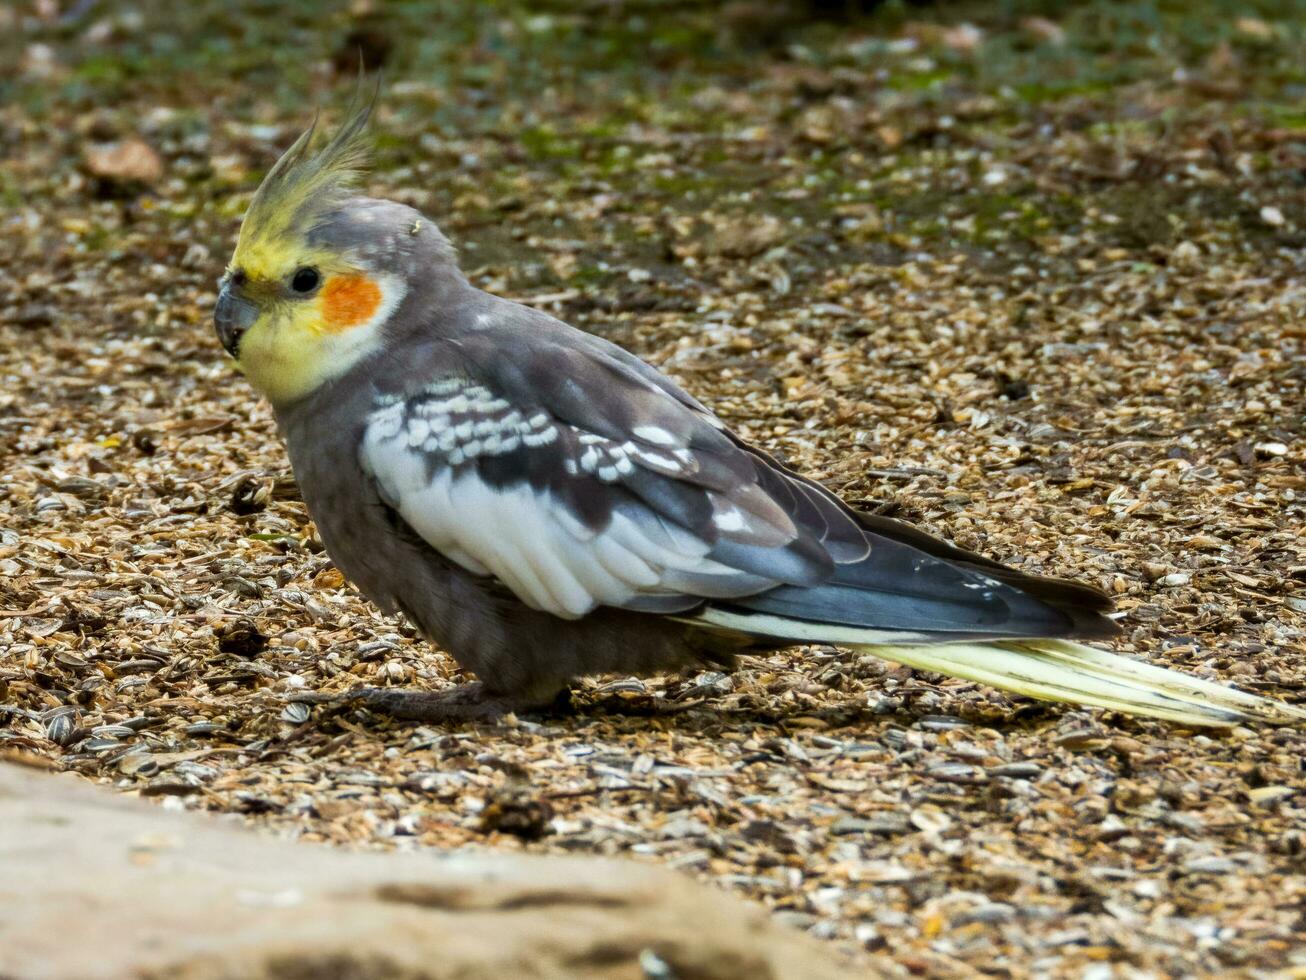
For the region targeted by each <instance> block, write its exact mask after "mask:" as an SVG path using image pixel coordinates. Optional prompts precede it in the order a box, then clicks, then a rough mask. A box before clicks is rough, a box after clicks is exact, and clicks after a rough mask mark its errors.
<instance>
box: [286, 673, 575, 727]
mask: <svg viewBox="0 0 1306 980" xmlns="http://www.w3.org/2000/svg"><path fill="white" fill-rule="evenodd" d="M568 696H569V692H568V691H566V690H565V689H564V690H563V691H562V692H561V693H560V694H559V695H558V696H557V697H556V698H554V699H553V700H552V702H551V703H550V702H548V701H546V702H544V703H541V702H540V701H539V700H538V699H527V698H514V697H511V696H508V695H501V694H491V693H489V692H487V691H486V690H485V687H484V685H482V684H481V683H480V682H479V681H473V682H470V683H467V684H459V685H458V686H457V687H451V688H448V689H446V690H443V691H414V690H411V689H405V688H393V687H360V688H355V689H354V690H352V691H345V692H344V693H343V694H323V693H319V692H305V693H302V694H296V695H293V696H292V697H291V700H292V701H298V702H300V703H304V704H332V705H340V706H351V707H353V706H356V707H361V708H368V709H370V710H372V711H376V712H378V713H380V714H385V715H389V716H390V717H391V718H397V719H400V720H402V721H419V722H427V723H430V724H441V723H447V722H461V721H498V720H499V719H500V718H502V717H503V716H504V715H506V714H508V713H509V712H512V711H529V710H541V709H551V708H557V707H560V706H561V703H562V702H565V701H566V700H567V699H568Z"/></svg>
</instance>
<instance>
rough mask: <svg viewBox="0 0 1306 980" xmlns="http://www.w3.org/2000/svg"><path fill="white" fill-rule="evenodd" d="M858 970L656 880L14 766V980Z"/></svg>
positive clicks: (2, 860)
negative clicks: (206, 810) (163, 806)
mask: <svg viewBox="0 0 1306 980" xmlns="http://www.w3.org/2000/svg"><path fill="white" fill-rule="evenodd" d="M858 975H864V974H858ZM851 976H853V974H852V973H848V972H845V971H844V970H843V969H842V968H841V967H840V966H839V965H838V964H837V962H836V961H835V960H834V959H833V957H832V954H831V953H830V952H829V951H827V950H825V949H823V948H822V947H821V946H820V945H819V944H818V943H816V942H814V941H813V940H810V939H808V938H807V937H805V936H803V935H801V934H798V933H793V932H789V931H787V930H784V929H782V928H780V927H778V926H774V925H772V924H771V923H770V922H768V921H767V918H766V916H765V914H764V913H763V912H762V911H761V910H759V909H754V908H751V907H749V906H746V905H743V904H742V903H740V902H738V901H736V900H734V899H732V898H730V897H728V896H726V895H723V894H718V893H716V892H714V891H712V890H711V889H708V888H705V887H703V886H700V885H697V884H695V883H694V882H692V881H689V880H688V879H685V878H682V877H680V876H678V875H676V874H673V873H672V872H669V871H666V870H663V869H660V868H654V867H647V866H643V865H639V864H635V863H633V862H623V861H613V860H604V859H598V858H593V859H591V858H555V857H523V856H512V855H470V856H464V855H457V856H441V855H439V854H434V853H416V854H403V855H395V854H376V853H370V854H363V853H351V852H346V851H339V850H334V849H330V848H326V847H321V846H317V845H311V844H294V843H288V842H283V841H277V840H274V839H270V838H268V837H264V836H262V835H260V834H257V833H253V832H250V831H248V830H244V829H241V828H238V827H233V826H229V825H223V824H222V823H220V822H219V821H216V820H213V819H208V818H204V817H201V816H199V815H194V814H172V813H167V812H165V811H163V810H160V809H158V808H156V807H153V806H150V805H148V804H145V803H141V802H139V801H136V800H132V799H129V798H126V797H122V796H117V795H115V794H113V793H110V792H107V791H104V790H97V789H95V788H93V787H91V786H88V785H85V784H83V783H80V782H78V781H77V780H76V778H75V777H72V776H66V775H61V776H51V775H49V774H45V773H39V772H35V771H31V770H25V769H19V768H17V767H14V766H6V765H0V978H4V980H10V978H16V980H29V978H31V980H37V978H54V977H57V978H77V980H93V978H110V977H151V978H165V977H166V978H180V980H216V978H231V980H235V978H241V980H257V978H284V980H310V978H331V980H368V978H374V977H375V978H385V980H419V978H421V980H425V978H432V980H438V978H455V977H456V978H458V980H482V978H484V980H491V978H494V980H500V978H506V977H513V978H517V977H521V978H550V980H553V978H557V980H563V978H567V980H588V978H600V977H603V978H609V977H610V978H620V980H639V978H642V977H665V978H667V980H671V978H677V980H735V978H749V980H768V978H774V980H787V978H794V980H798V978H801V980H823V978H831V980H836V978H850V977H851Z"/></svg>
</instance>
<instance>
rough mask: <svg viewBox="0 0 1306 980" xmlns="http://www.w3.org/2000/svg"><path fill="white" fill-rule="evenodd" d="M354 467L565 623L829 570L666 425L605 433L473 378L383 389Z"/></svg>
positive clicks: (756, 492) (424, 525)
mask: <svg viewBox="0 0 1306 980" xmlns="http://www.w3.org/2000/svg"><path fill="white" fill-rule="evenodd" d="M362 461H363V465H364V467H365V468H366V469H367V470H368V471H369V472H370V473H371V474H372V475H373V476H374V478H375V479H376V481H377V484H378V486H379V487H380V490H381V493H382V496H383V498H384V499H385V500H386V502H387V503H388V504H389V505H390V506H392V507H394V508H395V509H396V510H397V511H398V512H399V514H400V515H401V516H402V517H403V519H404V520H405V521H406V522H407V523H408V524H409V525H410V526H411V527H412V528H413V529H414V530H415V531H416V532H417V533H418V534H419V535H421V536H422V538H423V539H424V540H425V541H427V543H429V544H430V545H431V546H432V547H433V548H435V549H437V550H438V551H440V552H441V553H442V554H444V555H446V556H447V557H448V558H450V559H452V560H453V561H456V562H458V563H459V564H461V565H462V566H463V567H465V568H467V569H468V570H469V571H472V572H474V573H476V574H481V575H493V576H494V577H496V578H498V579H499V580H500V581H502V582H503V583H504V584H506V585H507V586H508V587H509V588H510V589H511V590H512V591H513V592H514V593H515V594H516V595H517V596H518V597H519V598H520V599H521V600H522V601H523V602H525V603H527V604H528V605H530V606H533V607H535V608H537V609H543V610H546V611H548V612H551V613H554V614H555V615H558V616H562V617H566V618H574V617H578V616H582V615H584V614H585V613H587V612H590V611H591V610H593V609H594V608H596V607H597V606H600V605H608V606H618V607H623V608H628V609H641V610H646V611H658V612H677V611H682V610H685V609H689V608H692V607H694V606H696V605H698V604H700V603H701V602H702V601H703V600H704V599H707V598H729V597H738V596H743V595H749V594H753V593H756V592H759V591H763V590H765V589H769V588H772V587H774V586H776V585H779V584H782V583H785V582H792V583H795V584H798V583H802V582H805V581H814V580H817V579H818V578H819V577H823V575H824V574H826V573H828V571H829V568H830V564H831V563H830V560H829V558H828V557H827V556H826V555H825V553H824V552H823V551H821V550H820V548H819V546H818V545H817V544H816V543H814V542H812V541H809V540H807V536H806V535H805V533H804V532H803V531H801V530H800V529H799V528H797V527H796V526H795V525H794V523H793V521H792V520H791V519H790V518H789V516H788V515H787V514H786V513H785V511H784V509H783V508H781V507H779V506H777V505H776V504H775V502H774V501H772V500H771V498H770V497H769V495H768V494H766V493H765V492H764V491H763V490H762V489H761V488H760V487H759V486H758V485H757V483H756V482H749V481H731V480H723V479H722V473H721V472H720V471H721V468H722V464H721V463H720V462H719V461H716V460H713V459H712V458H711V457H710V455H707V454H704V453H702V452H696V451H694V450H693V449H691V448H689V447H688V445H687V440H685V439H683V438H679V437H678V436H677V434H675V433H673V432H671V431H668V430H667V429H666V428H664V427H662V426H658V425H653V424H648V425H635V426H632V427H631V430H630V434H629V438H624V439H618V438H612V437H610V436H607V435H601V434H599V433H597V432H591V431H587V430H586V429H584V428H582V427H580V426H578V425H574V424H571V423H569V422H564V421H560V420H559V419H557V418H556V417H554V416H553V415H552V414H551V413H550V412H548V411H546V410H544V409H542V408H537V407H527V406H517V405H513V404H512V403H510V402H509V401H508V400H507V399H505V398H503V397H501V396H499V395H498V394H497V393H496V392H494V391H492V390H491V389H490V388H488V387H487V386H485V385H483V384H480V383H477V382H474V381H471V380H469V379H466V378H461V377H449V378H442V379H440V380H438V381H435V382H433V383H432V384H430V385H429V386H427V387H426V388H424V389H423V390H421V391H419V392H417V393H415V394H409V395H407V396H403V397H399V396H392V395H387V396H381V397H380V398H379V399H378V401H377V404H376V408H375V409H374V411H373V412H372V414H371V415H370V417H369V419H368V423H367V428H366V434H365V438H364V442H363V447H362ZM732 483H734V484H735V485H731V484H732Z"/></svg>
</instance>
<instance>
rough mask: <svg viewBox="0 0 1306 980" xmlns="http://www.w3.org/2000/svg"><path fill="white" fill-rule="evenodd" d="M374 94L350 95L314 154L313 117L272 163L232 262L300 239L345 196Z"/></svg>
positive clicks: (362, 150) (359, 163) (248, 260)
mask: <svg viewBox="0 0 1306 980" xmlns="http://www.w3.org/2000/svg"><path fill="white" fill-rule="evenodd" d="M375 102H376V96H375V94H374V95H373V97H372V99H371V100H370V101H368V102H362V100H360V99H359V98H358V96H357V94H355V96H354V99H353V101H352V102H351V103H350V107H349V111H348V113H347V114H346V117H345V120H344V122H342V123H341V124H340V128H339V129H338V130H337V131H336V134H335V135H334V136H333V137H332V138H331V140H330V142H328V143H327V144H326V146H324V147H323V148H322V149H321V150H319V151H318V152H317V153H312V152H311V144H312V142H313V135H314V133H315V132H316V131H317V118H316V117H314V119H313V123H312V125H310V126H309V127H308V129H306V130H305V131H304V132H303V133H302V134H300V136H299V138H298V139H297V140H295V142H294V143H293V144H291V146H290V149H288V150H286V152H285V153H283V154H282V155H281V158H280V159H279V160H277V162H276V163H275V164H273V166H272V169H271V170H269V171H268V173H267V176H266V177H264V178H263V183H261V184H260V185H259V188H258V190H257V191H255V192H254V198H253V200H251V201H250V204H249V209H248V210H247V211H246V212H245V217H244V220H243V221H242V222H241V225H240V239H239V241H238V242H237V244H236V254H235V255H234V256H233V257H232V263H233V265H235V266H238V267H241V268H245V269H247V271H250V272H251V273H252V274H256V273H257V271H258V270H256V269H250V268H249V267H250V266H251V265H258V264H260V263H259V261H258V260H259V259H260V258H265V257H269V253H276V252H279V251H281V249H280V248H279V247H278V246H279V245H291V244H299V243H300V241H302V238H303V236H304V234H305V233H306V232H307V230H308V229H309V228H310V227H312V224H313V222H314V220H315V219H316V218H317V217H318V216H319V215H321V214H323V213H324V212H326V211H328V210H330V208H331V207H333V206H334V205H335V204H338V203H339V201H340V200H341V199H342V198H344V197H346V196H348V194H349V192H350V191H351V190H352V189H353V188H354V186H355V185H356V184H357V183H358V179H359V177H360V176H361V175H362V172H363V170H364V168H365V166H366V164H367V160H368V155H369V150H370V143H369V141H368V139H367V135H366V127H367V122H368V119H369V118H370V117H371V115H372V106H373V105H374V104H375Z"/></svg>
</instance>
